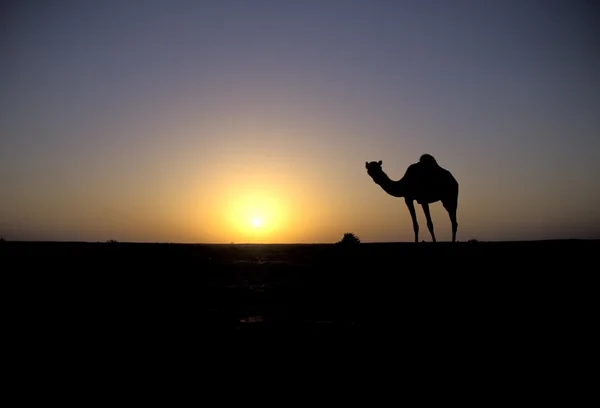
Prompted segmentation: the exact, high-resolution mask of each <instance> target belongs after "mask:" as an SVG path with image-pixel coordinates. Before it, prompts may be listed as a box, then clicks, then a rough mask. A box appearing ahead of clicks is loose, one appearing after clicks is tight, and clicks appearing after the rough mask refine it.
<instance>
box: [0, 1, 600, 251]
mask: <svg viewBox="0 0 600 408" xmlns="http://www.w3.org/2000/svg"><path fill="white" fill-rule="evenodd" d="M599 27H600V7H598V5H597V4H595V3H594V2H593V1H592V0H590V1H579V0H564V1H557V0H545V1H544V0H539V1H534V0H502V1H501V0H497V1H494V0H472V1H467V0H452V1H447V0H414V1H410V0H406V1H405V0H389V1H379V0H362V1H358V0H320V1H312V0H298V1H275V0H271V1H262V0H245V1H231V0H216V1H200V0H198V1H192V0H187V1H186V0H183V1H182V0H164V1H154V0H144V1H137V0H98V1H88V0H77V1H75V0H72V1H67V0H54V1H42V0H39V1H30V0H21V1H2V2H1V3H0V236H2V237H4V238H5V239H7V240H51V241H94V242H95V241H106V240H113V239H114V240H117V241H123V242H126V241H127V242H185V243H229V242H236V243H242V242H258V243H328V242H336V241H339V240H340V239H341V238H342V236H343V234H344V233H345V232H352V233H354V234H356V235H357V236H358V237H359V238H360V239H361V241H362V242H402V241H412V240H413V231H412V223H411V220H410V215H409V212H408V210H407V208H406V205H405V203H404V200H403V199H401V198H394V197H391V196H389V195H387V193H385V192H384V191H383V190H382V189H381V188H380V187H379V186H378V185H376V184H375V183H374V182H373V181H372V179H371V178H370V177H369V176H368V175H367V173H366V169H365V162H366V161H374V160H376V161H378V160H382V161H383V169H384V171H385V172H386V173H387V174H388V175H389V176H390V178H392V179H394V180H397V179H400V178H401V177H402V176H403V175H404V172H405V171H406V168H407V167H408V166H409V165H410V164H412V163H415V162H417V161H418V159H419V157H420V156H421V154H423V153H429V154H431V155H433V156H434V157H435V158H436V160H437V162H438V163H439V164H440V165H441V166H442V167H444V168H446V169H447V170H449V171H450V172H451V173H452V174H453V175H454V177H455V178H456V179H457V181H458V183H459V185H460V192H459V198H458V203H459V204H458V223H459V226H458V234H457V239H458V240H459V241H467V240H469V239H478V240H487V241H504V240H537V239H562V238H600V183H599V182H598V175H600V75H598V73H599V72H600V28H599ZM431 214H432V217H433V222H434V225H435V231H436V237H437V239H438V241H449V240H451V226H450V221H449V218H448V214H447V213H446V212H445V210H444V209H443V207H442V205H441V204H440V203H439V202H438V203H435V204H432V205H431ZM417 216H418V220H419V222H420V225H421V234H420V239H424V240H427V241H429V240H431V238H430V236H429V233H428V232H427V227H426V223H425V217H424V215H423V211H422V210H421V208H420V207H418V206H417Z"/></svg>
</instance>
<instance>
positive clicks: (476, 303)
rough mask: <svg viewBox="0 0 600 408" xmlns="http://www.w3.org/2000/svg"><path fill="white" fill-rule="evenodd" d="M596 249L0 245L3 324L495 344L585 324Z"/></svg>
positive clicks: (109, 331) (98, 332)
mask: <svg viewBox="0 0 600 408" xmlns="http://www.w3.org/2000/svg"><path fill="white" fill-rule="evenodd" d="M599 250H600V241H593V240H563V241H531V242H458V243H454V244H453V243H447V242H441V243H419V244H415V243H361V244H350V245H340V244H306V245H304V244H302V245H300V244H298V245H284V244H282V245H254V244H248V245H244V244H230V245H226V244H223V245H209V244H149V243H77V242H74V243H69V242H1V243H0V259H1V262H2V265H3V271H4V274H3V275H4V278H5V283H6V286H5V290H7V292H8V297H7V298H8V299H10V301H9V305H10V307H9V309H8V311H9V315H11V314H12V320H13V323H15V324H16V325H17V326H20V327H29V328H30V329H31V328H32V327H34V328H35V327H38V328H40V333H42V332H43V333H46V335H47V333H49V332H50V333H52V332H56V331H59V332H60V330H67V331H69V332H70V333H77V335H78V336H82V335H83V334H82V333H87V335H90V336H96V337H98V336H100V337H101V336H109V337H110V336H113V338H114V336H127V335H140V333H145V335H147V336H167V334H168V335H169V336H171V337H173V336H174V337H175V338H177V337H178V336H179V337H180V338H182V339H187V340H188V341H189V340H190V339H195V340H198V339H202V338H208V337H209V336H217V337H221V336H224V337H229V336H288V335H291V336H312V337H314V336H328V335H342V336H345V337H346V338H348V336H355V337H357V338H358V337H360V336H362V335H369V336H373V335H382V336H384V335H385V336H390V335H394V336H404V337H407V336H410V337H411V338H413V339H414V341H435V339H436V338H438V339H439V338H440V336H442V337H444V338H448V337H450V338H453V337H454V338H458V337H457V336H459V334H460V338H465V336H466V337H471V338H482V337H485V336H493V337H494V338H496V339H498V338H500V337H502V336H504V337H506V341H509V338H512V337H511V336H515V335H517V334H518V335H524V333H533V332H535V331H536V330H544V332H547V331H548V330H558V329H556V328H558V327H560V328H561V329H560V331H559V332H561V333H563V334H564V333H565V332H564V330H570V329H569V327H570V328H571V329H574V328H575V327H580V328H581V327H583V326H582V325H585V323H584V321H585V320H586V319H588V318H589V317H590V312H589V310H591V309H590V308H591V303H590V302H591V301H592V299H593V297H590V296H591V295H587V294H588V293H589V291H590V290H593V286H591V282H592V281H593V279H594V277H595V274H596V272H595V271H596V268H594V267H593V265H594V260H595V259H597V258H596V256H597V254H598V253H599ZM9 280H11V281H13V282H14V283H13V284H8V281H9ZM74 335H75V334H74ZM473 336H474V337H473ZM504 337H503V338H504ZM417 339H418V340H417Z"/></svg>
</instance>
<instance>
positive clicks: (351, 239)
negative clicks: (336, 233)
mask: <svg viewBox="0 0 600 408" xmlns="http://www.w3.org/2000/svg"><path fill="white" fill-rule="evenodd" d="M338 244H360V239H358V237H357V236H356V235H354V234H353V233H351V232H346V233H345V234H344V238H342V240H341V241H340V242H338Z"/></svg>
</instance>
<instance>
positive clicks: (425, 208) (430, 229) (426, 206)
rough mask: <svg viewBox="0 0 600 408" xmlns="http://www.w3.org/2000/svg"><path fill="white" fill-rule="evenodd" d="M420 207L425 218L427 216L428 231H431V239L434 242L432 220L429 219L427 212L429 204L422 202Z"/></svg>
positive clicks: (429, 215)
mask: <svg viewBox="0 0 600 408" xmlns="http://www.w3.org/2000/svg"><path fill="white" fill-rule="evenodd" d="M421 207H423V212H424V213H425V218H427V228H428V229H429V232H430V233H431V239H432V240H433V242H436V241H435V234H434V233H433V221H431V214H430V213H429V204H427V203H423V204H421Z"/></svg>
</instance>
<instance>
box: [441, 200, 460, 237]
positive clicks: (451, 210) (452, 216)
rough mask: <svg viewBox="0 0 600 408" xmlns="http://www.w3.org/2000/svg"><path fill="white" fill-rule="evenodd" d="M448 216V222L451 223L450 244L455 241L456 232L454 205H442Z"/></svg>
mask: <svg viewBox="0 0 600 408" xmlns="http://www.w3.org/2000/svg"><path fill="white" fill-rule="evenodd" d="M444 208H445V209H446V211H448V215H449V216H450V222H451V223H452V242H455V241H456V231H457V230H458V222H456V206H455V205H448V206H446V205H444Z"/></svg>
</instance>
